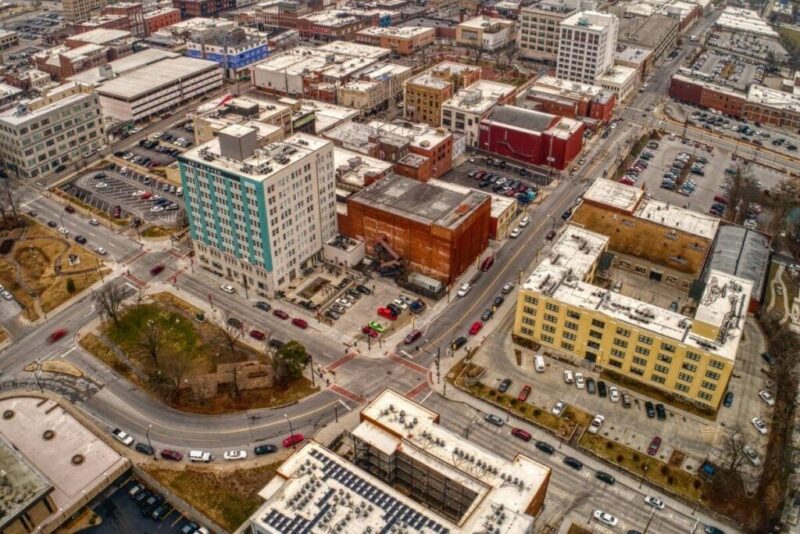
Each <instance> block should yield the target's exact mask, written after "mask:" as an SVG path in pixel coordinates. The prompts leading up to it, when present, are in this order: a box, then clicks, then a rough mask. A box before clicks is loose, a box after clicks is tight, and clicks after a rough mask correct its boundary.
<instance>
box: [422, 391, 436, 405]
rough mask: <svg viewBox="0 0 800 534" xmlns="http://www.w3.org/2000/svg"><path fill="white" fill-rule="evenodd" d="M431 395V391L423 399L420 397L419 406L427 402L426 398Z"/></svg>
mask: <svg viewBox="0 0 800 534" xmlns="http://www.w3.org/2000/svg"><path fill="white" fill-rule="evenodd" d="M431 394H433V390H431V391H429V392H428V393H427V394H426V395H425V396H424V397H422V400H421V401H419V403H420V404H425V401H426V400H428V397H430V396H431Z"/></svg>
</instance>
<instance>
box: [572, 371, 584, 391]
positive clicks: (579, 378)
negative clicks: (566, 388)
mask: <svg viewBox="0 0 800 534" xmlns="http://www.w3.org/2000/svg"><path fill="white" fill-rule="evenodd" d="M575 387H576V388H578V389H583V388H585V387H586V382H585V381H584V380H583V375H582V374H581V373H575Z"/></svg>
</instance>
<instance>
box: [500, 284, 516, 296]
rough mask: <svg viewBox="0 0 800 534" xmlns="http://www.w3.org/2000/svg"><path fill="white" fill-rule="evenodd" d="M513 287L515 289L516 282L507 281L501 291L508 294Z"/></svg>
mask: <svg viewBox="0 0 800 534" xmlns="http://www.w3.org/2000/svg"><path fill="white" fill-rule="evenodd" d="M512 289H514V282H507V283H506V284H503V289H501V290H500V292H501V293H502V294H503V295H508V294H509V293H511V290H512Z"/></svg>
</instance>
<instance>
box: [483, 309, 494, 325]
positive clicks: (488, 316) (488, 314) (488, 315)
mask: <svg viewBox="0 0 800 534" xmlns="http://www.w3.org/2000/svg"><path fill="white" fill-rule="evenodd" d="M492 317H494V312H493V311H492V309H491V308H486V309H485V310H483V313H482V314H481V321H484V322H485V321H488V320H489V319H491V318H492Z"/></svg>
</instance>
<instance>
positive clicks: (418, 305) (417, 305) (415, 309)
mask: <svg viewBox="0 0 800 534" xmlns="http://www.w3.org/2000/svg"><path fill="white" fill-rule="evenodd" d="M408 307H409V308H411V313H413V314H418V313H422V312H423V311H425V303H424V302H423V301H422V299H417V300H415V301H414V302H412V303H411V304H409V306H408Z"/></svg>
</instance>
